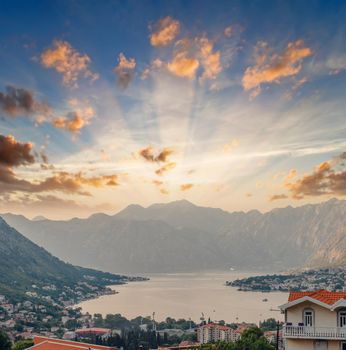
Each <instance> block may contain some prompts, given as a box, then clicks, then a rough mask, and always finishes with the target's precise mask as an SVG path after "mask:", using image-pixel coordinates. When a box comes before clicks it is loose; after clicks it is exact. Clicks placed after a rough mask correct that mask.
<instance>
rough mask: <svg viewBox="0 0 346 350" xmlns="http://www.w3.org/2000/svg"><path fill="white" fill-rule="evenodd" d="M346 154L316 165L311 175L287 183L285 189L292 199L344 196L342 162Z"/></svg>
mask: <svg viewBox="0 0 346 350" xmlns="http://www.w3.org/2000/svg"><path fill="white" fill-rule="evenodd" d="M345 159H346V152H344V153H342V154H340V155H339V156H338V157H336V158H333V159H332V160H329V161H326V162H323V163H321V164H320V165H318V166H317V167H316V168H315V169H314V170H313V171H312V173H311V174H306V175H304V176H302V177H300V178H299V179H297V180H296V181H295V182H289V181H287V182H286V183H285V186H286V188H287V189H288V190H289V192H290V193H291V195H292V198H294V199H303V198H304V197H305V196H314V197H316V196H324V195H333V196H345V195H346V170H345V169H344V167H345V164H344V160H345Z"/></svg>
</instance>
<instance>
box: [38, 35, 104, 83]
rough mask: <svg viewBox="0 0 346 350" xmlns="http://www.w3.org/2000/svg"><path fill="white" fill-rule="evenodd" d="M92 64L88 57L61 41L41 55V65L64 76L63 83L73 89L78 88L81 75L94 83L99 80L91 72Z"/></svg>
mask: <svg viewBox="0 0 346 350" xmlns="http://www.w3.org/2000/svg"><path fill="white" fill-rule="evenodd" d="M90 62H91V59H90V57H89V56H88V55H82V54H80V53H79V52H78V51H77V50H76V49H74V48H73V47H72V46H71V45H70V44H69V43H68V42H66V41H61V40H55V41H54V42H53V47H52V48H49V49H47V50H45V51H44V52H43V53H42V54H41V64H42V65H43V66H44V67H45V68H53V69H55V70H56V71H57V72H58V73H60V74H62V76H63V83H64V84H65V85H67V86H71V87H76V86H78V84H77V80H78V78H79V76H81V75H82V76H84V77H86V78H90V79H91V80H92V81H94V80H96V79H98V78H99V75H98V74H95V73H93V72H92V71H91V70H90V68H89V65H90Z"/></svg>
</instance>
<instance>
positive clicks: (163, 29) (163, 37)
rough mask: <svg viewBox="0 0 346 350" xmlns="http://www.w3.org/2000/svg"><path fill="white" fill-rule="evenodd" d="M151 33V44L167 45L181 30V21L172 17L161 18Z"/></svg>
mask: <svg viewBox="0 0 346 350" xmlns="http://www.w3.org/2000/svg"><path fill="white" fill-rule="evenodd" d="M153 29H154V30H153V32H152V34H151V35H150V44H151V45H153V46H166V45H168V44H169V43H171V42H172V41H173V40H174V39H175V38H176V36H177V35H178V34H179V31H180V23H179V21H177V20H174V19H173V18H172V17H169V16H167V17H164V18H161V19H160V20H159V21H158V22H157V23H156V24H155V25H154V28H153Z"/></svg>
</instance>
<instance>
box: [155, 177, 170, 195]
mask: <svg viewBox="0 0 346 350" xmlns="http://www.w3.org/2000/svg"><path fill="white" fill-rule="evenodd" d="M152 183H153V184H154V185H155V186H156V187H157V188H158V189H159V191H160V192H161V193H162V194H169V191H168V190H167V189H166V188H165V187H164V183H163V181H159V180H153V181H152Z"/></svg>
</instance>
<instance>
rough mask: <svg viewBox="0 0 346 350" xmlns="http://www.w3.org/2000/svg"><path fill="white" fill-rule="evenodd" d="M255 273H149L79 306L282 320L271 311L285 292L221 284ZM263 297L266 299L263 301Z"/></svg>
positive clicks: (104, 310)
mask: <svg viewBox="0 0 346 350" xmlns="http://www.w3.org/2000/svg"><path fill="white" fill-rule="evenodd" d="M255 274H256V273H251V272H236V271H228V272H200V273H177V274H151V275H147V276H148V277H150V281H146V282H133V283H129V284H126V285H122V286H114V287H112V288H113V289H115V290H117V291H118V292H119V294H114V295H106V296H102V297H100V298H98V299H94V300H88V301H85V302H83V303H81V304H80V305H79V306H81V307H82V309H83V311H84V312H89V313H91V314H94V313H101V314H103V315H106V314H107V313H112V314H115V313H120V314H122V315H123V316H125V317H127V318H134V317H136V316H139V315H141V316H149V315H151V314H152V313H153V312H155V318H156V319H157V320H163V319H165V318H166V317H168V316H169V317H174V318H185V319H188V318H189V317H191V319H192V320H194V321H199V319H200V317H201V314H202V312H203V313H204V315H205V317H206V318H208V317H210V318H211V320H225V321H226V322H238V321H239V322H242V321H245V322H256V323H258V322H259V321H260V320H263V319H266V318H269V317H275V318H276V319H282V318H283V316H282V315H281V314H280V312H278V311H275V310H277V309H278V305H281V304H284V303H285V302H286V301H287V297H288V294H287V293H261V292H240V291H237V289H236V288H231V287H227V286H225V285H224V284H225V281H230V280H234V279H236V278H242V277H247V276H254V275H255ZM265 298H266V299H268V301H267V302H263V299H265ZM271 309H274V310H271Z"/></svg>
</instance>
